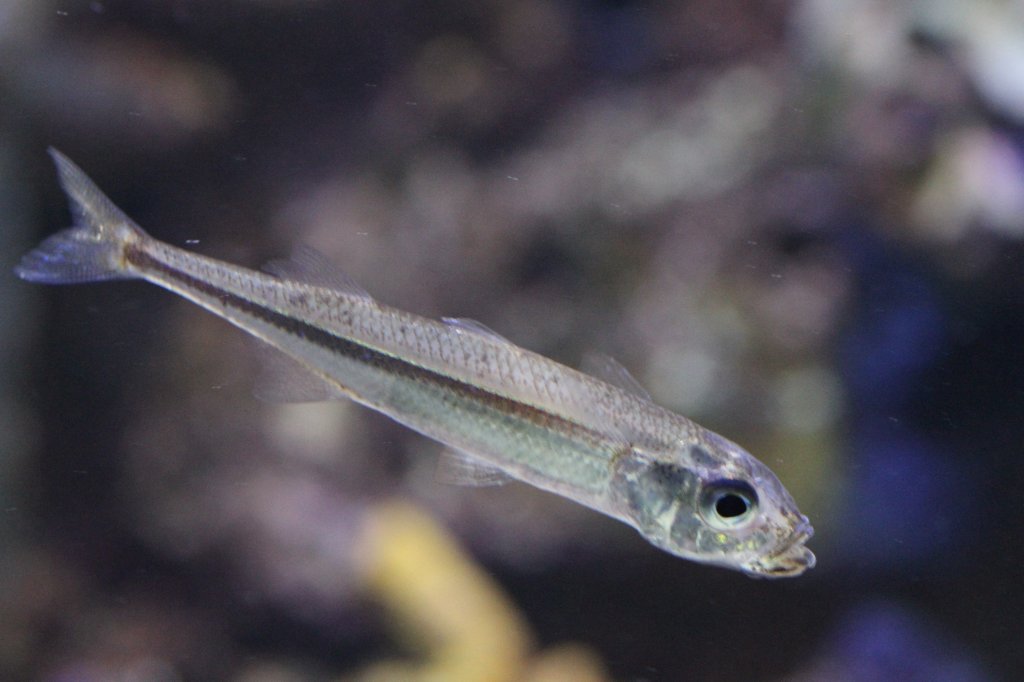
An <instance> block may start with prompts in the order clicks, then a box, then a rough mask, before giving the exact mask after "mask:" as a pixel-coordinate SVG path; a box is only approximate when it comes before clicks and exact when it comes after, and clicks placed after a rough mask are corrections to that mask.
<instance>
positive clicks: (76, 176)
mask: <svg viewBox="0 0 1024 682" xmlns="http://www.w3.org/2000/svg"><path fill="white" fill-rule="evenodd" d="M50 156H52V157H53V161H54V163H55V164H57V173H58V175H59V176H60V183H61V185H62V186H63V187H64V192H65V193H66V194H67V195H68V201H69V203H70V206H71V214H72V216H73V217H74V225H73V227H70V228H68V229H66V230H63V231H61V232H58V233H57V234H55V235H53V236H52V237H50V238H49V239H47V240H46V241H44V242H43V243H42V244H40V245H39V246H38V247H36V248H35V249H34V250H33V251H31V252H30V253H28V254H26V255H25V256H24V257H23V258H22V259H21V263H19V264H18V266H17V267H16V268H15V269H14V272H15V273H16V274H17V275H18V277H21V278H22V279H25V280H28V281H30V282H43V283H46V284H73V283H76V282H92V281H98V280H104V279H119V278H124V277H131V276H132V275H131V273H129V272H128V271H127V270H126V269H125V267H124V260H123V258H122V250H123V247H124V245H125V244H126V243H128V242H130V241H133V240H136V239H144V238H145V237H146V233H145V232H143V231H142V228H140V227H139V226H138V225H136V224H135V223H134V222H132V220H131V218H129V217H128V216H126V215H125V214H124V213H122V212H121V209H119V208H118V207H117V206H114V204H113V202H111V201H110V199H108V198H107V197H106V195H104V194H103V192H101V191H100V189H99V188H98V187H97V186H96V185H95V184H94V183H93V181H92V180H90V179H89V178H88V176H86V174H85V173H84V172H82V169H81V168H79V167H78V166H76V165H75V164H74V163H72V162H71V160H70V159H68V158H67V157H66V156H64V155H63V154H61V153H60V152H58V151H57V150H56V149H53V148H52V147H51V148H50Z"/></svg>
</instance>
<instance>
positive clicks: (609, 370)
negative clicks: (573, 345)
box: [581, 351, 653, 402]
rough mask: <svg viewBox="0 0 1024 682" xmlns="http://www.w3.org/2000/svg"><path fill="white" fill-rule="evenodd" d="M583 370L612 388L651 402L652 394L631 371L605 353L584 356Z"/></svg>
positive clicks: (592, 353)
mask: <svg viewBox="0 0 1024 682" xmlns="http://www.w3.org/2000/svg"><path fill="white" fill-rule="evenodd" d="M581 370H582V371H583V372H584V373H585V374H589V375H590V376H593V377H597V378H598V379H601V380H602V381H606V382H608V383H609V384H611V385H612V386H618V387H619V388H621V389H622V390H624V391H629V392H630V393H632V394H634V395H637V396H640V397H641V398H643V399H644V400H648V401H651V402H653V401H652V400H651V394H650V393H648V392H647V389H646V388H644V387H643V386H642V385H641V384H640V382H639V381H637V380H636V379H635V378H634V377H633V375H632V374H630V373H629V370H628V369H626V368H625V367H623V366H622V365H621V364H620V363H619V361H618V360H616V359H615V358H613V357H612V356H610V355H605V354H604V353H597V352H593V351H592V352H589V353H586V354H584V356H583V362H582V363H581Z"/></svg>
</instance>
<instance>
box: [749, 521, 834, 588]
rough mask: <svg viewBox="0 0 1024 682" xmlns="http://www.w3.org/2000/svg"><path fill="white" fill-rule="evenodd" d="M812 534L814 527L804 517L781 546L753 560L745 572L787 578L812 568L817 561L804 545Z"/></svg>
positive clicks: (760, 575)
mask: <svg viewBox="0 0 1024 682" xmlns="http://www.w3.org/2000/svg"><path fill="white" fill-rule="evenodd" d="M813 536H814V529H813V528H812V527H811V524H810V523H808V521H807V519H806V517H805V518H803V521H802V522H801V523H800V525H799V526H797V528H796V530H794V531H793V534H792V535H790V536H789V538H788V539H787V540H786V542H785V543H784V544H783V545H782V546H780V547H779V548H778V549H777V550H775V551H774V552H772V553H771V554H769V555H768V556H765V557H761V558H760V559H758V560H757V561H755V562H753V563H752V564H751V565H750V567H749V568H748V569H747V573H748V574H750V575H754V576H758V577H764V578H788V577H795V576H798V575H800V574H801V573H803V572H804V571H806V570H807V569H809V568H814V565H815V564H816V563H817V559H816V558H815V556H814V552H812V551H811V550H809V549H808V548H807V547H804V543H805V542H807V541H808V540H810V539H811V537H813Z"/></svg>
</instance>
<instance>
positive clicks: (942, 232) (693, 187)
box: [0, 0, 1024, 682]
mask: <svg viewBox="0 0 1024 682" xmlns="http://www.w3.org/2000/svg"><path fill="white" fill-rule="evenodd" d="M50 145H52V146H54V147H56V148H58V149H60V150H61V151H63V152H64V153H66V154H67V155H68V156H69V157H70V158H72V159H73V160H74V161H75V162H76V163H78V164H79V165H81V166H82V168H83V169H84V170H85V171H86V172H87V173H89V174H90V176H91V177H92V178H93V179H94V180H95V181H96V182H97V184H99V185H100V187H102V188H103V189H104V191H105V192H107V193H108V194H109V195H110V197H111V198H112V199H113V200H114V201H115V203H117V204H118V205H119V206H120V207H121V208H123V209H124V210H125V211H126V212H127V213H128V214H129V215H130V216H132V217H133V218H134V219H135V220H136V221H137V222H138V223H139V224H140V225H142V226H143V227H144V228H145V229H146V230H148V231H149V232H151V233H152V234H153V235H154V236H155V237H157V238H159V239H162V240H165V241H168V242H170V243H173V244H176V245H180V246H185V247H186V248H189V249H193V250H195V251H197V252H200V253H203V254H205V255H209V256H214V257H218V258H222V259H225V260H228V261H231V262H233V263H238V264H242V265H246V266H248V267H258V266H259V264H260V263H262V262H264V261H266V260H268V259H270V258H274V257H279V256H282V255H284V254H287V253H288V252H290V250H291V249H292V248H293V247H294V246H295V245H297V244H309V245H312V246H314V247H316V248H317V249H319V250H321V251H323V252H325V253H326V254H328V255H329V256H330V257H331V259H332V260H333V261H335V262H336V263H338V265H339V266H340V267H342V268H343V269H344V270H345V271H346V272H347V273H348V274H349V275H351V276H352V277H353V278H354V279H355V280H356V281H358V282H359V283H360V284H362V285H363V286H364V287H365V288H366V289H367V290H369V291H370V292H372V293H373V294H374V296H375V297H377V298H378V299H380V300H381V301H384V302H387V303H389V304H392V305H395V306H397V307H399V308H402V309H405V310H409V311H413V312H416V313H419V314H423V315H428V316H431V317H440V316H441V315H446V316H460V317H471V318H474V319H478V320H480V321H482V322H483V323H485V324H486V325H488V326H489V327H491V328H493V329H494V330H496V331H497V332H499V333H501V334H503V335H504V336H507V337H508V338H509V339H510V340H512V341H513V342H515V343H517V344H519V345H521V346H524V347H526V348H529V349H531V350H535V351H538V352H541V353H543V354H544V355H547V356H548V357H551V358H554V359H556V360H559V361H561V362H564V363H566V364H569V365H578V364H579V361H580V358H581V357H582V356H583V355H585V354H586V353H588V352H590V351H595V350H596V351H600V352H604V353H608V354H610V355H612V356H614V357H616V358H617V359H619V360H620V361H621V362H622V363H623V364H624V365H625V366H626V367H628V368H629V369H630V370H631V371H632V372H633V373H634V374H635V376H636V377H637V379H638V380H639V381H640V382H641V383H642V384H644V385H645V386H646V387H647V388H648V389H649V390H650V392H651V393H652V394H653V396H654V398H655V399H656V400H657V401H658V402H659V403H660V404H662V405H665V406H666V407H669V408H671V409H673V410H675V411H678V412H680V413H682V414H685V415H687V416H689V417H691V418H693V419H695V420H696V421H698V422H700V423H701V424H703V425H705V426H708V427H709V428H712V429H714V430H716V431H718V432H719V433H722V434H723V435H725V436H726V437H728V438H731V439H732V440H735V441H737V442H738V443H740V444H741V445H743V446H744V447H745V448H746V449H748V450H750V451H751V452H752V453H753V454H754V455H755V456H757V457H758V458H759V459H761V460H762V461H764V462H765V463H766V464H767V465H768V466H770V467H771V468H772V469H773V470H774V471H775V472H776V473H777V474H778V475H779V477H780V478H781V480H782V481H783V483H784V484H785V485H786V487H787V488H788V489H789V490H790V492H791V493H792V494H793V496H794V497H795V499H796V501H797V503H798V504H799V506H800V508H801V510H802V511H803V512H804V513H806V514H807V515H808V516H809V517H810V518H811V521H812V523H813V524H814V527H815V530H816V535H815V537H814V538H813V540H811V541H810V543H809V546H810V547H811V548H812V549H813V550H814V552H815V553H816V554H817V557H818V565H817V567H816V568H814V569H813V570H811V571H809V572H808V573H806V574H805V575H803V576H801V577H799V578H796V579H791V580H782V581H763V580H752V579H749V578H746V577H744V576H743V575H741V574H739V573H734V572H730V571H725V570H722V569H716V568H712V567H708V566H702V565H698V564H694V563H690V562H687V561H683V560H681V559H678V558H674V557H672V556H670V555H668V554H666V553H664V552H661V551H659V550H657V549H655V548H654V547H652V546H650V545H648V543H646V542H644V540H643V539H642V538H641V537H640V536H639V535H637V533H635V532H634V531H633V530H631V529H629V528H628V527H626V526H624V525H623V524H621V523H618V522H616V521H614V520H612V519H609V518H606V517H604V516H602V515H600V514H597V513H595V512H592V511H589V510H587V509H584V508H582V507H580V506H578V505H574V504H573V503H571V502H568V501H566V500H563V499H560V498H558V497H556V496H554V495H550V494H547V493H543V492H540V491H537V490H535V489H532V488H530V487H528V486H525V485H522V484H511V485H508V486H504V487H501V488H481V489H473V488H460V487H453V486H449V485H445V484H443V483H440V482H438V481H437V480H436V479H435V476H434V465H435V462H436V459H437V453H438V446H436V445H434V444H433V443H431V442H430V441H428V440H426V439H425V438H423V437H421V436H418V435H416V434H414V433H412V432H410V431H408V430H406V429H404V428H402V427H400V426H398V425H397V424H394V423H392V422H391V421H389V420H388V419H386V418H384V417H382V416H380V415H377V414H375V413H372V412H370V411H368V410H366V409H363V408H360V407H358V406H356V405H354V404H350V403H347V402H337V403H334V402H332V403H323V404H310V405H276V404H268V403H265V402H260V401H258V400H257V399H255V398H254V397H253V395H252V387H253V384H254V383H256V381H257V378H258V376H259V374H260V362H259V357H258V356H259V354H258V353H256V352H254V349H253V347H252V344H250V343H248V342H247V339H246V338H244V335H243V334H242V333H241V332H239V331H238V330H236V329H234V328H232V327H230V326H229V325H228V324H226V323H224V322H223V321H222V320H219V319H216V318H215V317H213V316H211V315H208V314H206V313H204V312H203V311H201V310H199V309H197V308H195V307H194V306H191V305H188V304H186V303H184V302H182V301H180V300H178V299H177V298H176V297H174V296H171V295H169V294H167V293H166V292H163V291H160V290H158V289H156V288H155V287H150V286H148V285H144V284H141V283H112V284H110V283H108V284H97V285H89V286H81V287H67V288H43V287H39V286H33V285H29V284H26V283H24V282H21V281H19V280H18V279H17V278H16V277H15V276H14V275H13V273H12V268H13V266H14V264H15V263H16V262H17V259H18V258H19V257H20V255H21V254H22V253H23V252H25V251H26V250H28V249H29V248H30V247H31V246H33V245H34V244H35V243H36V242H38V241H39V240H40V239H41V238H43V237H44V236H46V235H49V234H50V233H52V232H54V231H56V230H57V229H60V228H62V227H64V226H66V225H67V224H68V223H69V216H68V214H67V209H66V202H65V199H64V197H63V195H62V194H61V192H60V189H59V187H58V184H57V181H56V179H55V175H54V172H53V169H52V166H51V165H50V160H49V158H48V156H47V155H46V153H45V152H46V148H47V147H48V146H50ZM0 240H2V250H0V253H2V254H3V256H2V259H0V265H2V266H3V267H2V268H0V269H2V271H3V272H6V273H8V274H7V275H6V276H2V277H0V320H2V321H3V324H2V325H0V344H2V347H3V352H2V354H0V520H2V522H0V679H11V680H23V679H24V680H53V681H59V682H78V681H80V680H81V681H91V680H124V681H135V680H139V681H142V680H161V681H163V680H166V681H177V680H213V679H217V680H236V681H239V682H242V681H244V682H272V681H278V680H280V681H282V682H291V681H303V680H439V681H444V680H455V681H458V680H469V681H476V680H495V681H503V680H509V681H511V680H551V681H554V680H636V681H647V680H650V681H656V680H693V681H709V682H710V681H721V680H730V681H731V680H756V681H761V680H764V681H778V682H781V681H793V682H797V681H798V682H814V681H818V680H822V681H826V680H827V681H838V682H847V681H851V682H861V681H864V682H870V681H874V680H920V681H922V682H924V681H928V682H935V681H938V682H953V681H957V682H960V681H963V682H971V681H988V680H1013V679H1019V675H1020V674H1021V673H1020V671H1021V670H1024V586H1022V584H1021V583H1022V577H1024V569H1022V566H1024V504H1022V496H1024V457H1022V454H1024V453H1022V450H1024V416H1022V414H1021V413H1022V408H1024V6H1021V5H1020V4H1018V3H1012V2H1004V1H1001V0H975V1H972V2H953V1H952V0H919V1H918V2H883V1H881V0H874V1H872V0H795V1H793V2H782V1H775V0H769V1H766V2H759V3H750V2H742V1H740V0H714V1H711V0H689V1H686V2H668V1H662V2H657V1H651V2H629V1H626V0H619V1H611V0H606V1H603V2H601V1H597V0H594V1H584V0H576V1H570V0H506V1H503V2H496V1H492V0H447V1H436V2H411V1H399V0H396V1H382V2H333V3H331V2H316V1H314V0H226V1H224V2H219V3H209V2H200V1H198V0H131V1H130V0H121V1H109V2H108V1H100V0H95V1H92V2H88V1H84V0H83V1H77V0H76V1H72V0H67V1H60V0H4V2H3V3H0Z"/></svg>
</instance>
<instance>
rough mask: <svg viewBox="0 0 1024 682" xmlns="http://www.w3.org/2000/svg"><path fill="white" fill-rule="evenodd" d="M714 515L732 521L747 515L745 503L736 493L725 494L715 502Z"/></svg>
mask: <svg viewBox="0 0 1024 682" xmlns="http://www.w3.org/2000/svg"><path fill="white" fill-rule="evenodd" d="M715 513H717V514H718V515H719V516H721V517H722V518H723V519H734V518H736V517H737V516H743V515H744V514H746V513H747V501H746V500H745V499H743V497H741V496H740V495H737V494H736V493H726V494H725V495H722V496H721V497H719V498H718V500H716V501H715Z"/></svg>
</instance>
